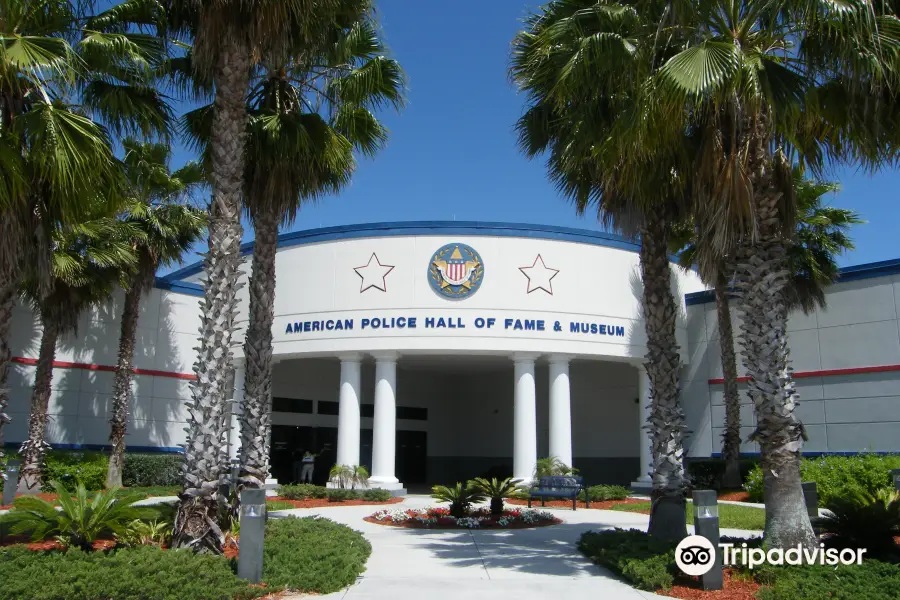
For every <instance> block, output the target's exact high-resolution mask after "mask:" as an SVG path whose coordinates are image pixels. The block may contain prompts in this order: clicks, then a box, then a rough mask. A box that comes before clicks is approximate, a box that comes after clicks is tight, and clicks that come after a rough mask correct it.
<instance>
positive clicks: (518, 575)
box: [271, 496, 750, 600]
mask: <svg viewBox="0 0 900 600" xmlns="http://www.w3.org/2000/svg"><path fill="white" fill-rule="evenodd" d="M433 504H434V501H433V500H432V499H431V498H430V497H428V496H408V497H407V499H406V500H404V502H403V503H401V504H395V505H393V506H391V507H390V508H422V507H425V506H431V505H433ZM377 508H378V507H373V506H347V507H333V508H332V507H328V508H321V509H296V510H285V511H278V512H275V513H272V514H271V516H272V517H273V518H277V517H280V516H287V515H293V516H312V515H318V516H323V517H326V518H328V519H331V520H333V521H337V522H339V523H344V524H345V525H348V526H350V527H352V528H353V529H356V530H359V531H361V532H363V534H364V535H365V536H366V538H367V539H368V540H369V541H370V542H371V544H372V556H371V557H370V558H369V562H368V564H367V565H366V571H365V572H364V573H363V575H362V576H361V577H360V578H359V580H358V582H357V583H356V584H355V585H353V586H351V587H350V588H348V589H347V590H345V591H343V592H339V593H336V594H330V595H328V596H324V597H323V599H326V598H327V599H328V600H338V599H343V598H347V600H369V599H379V600H381V599H384V600H407V599H409V600H413V599H415V600H423V599H428V600H444V599H446V600H459V599H460V598H465V599H466V600H481V599H488V598H492V599H493V598H510V599H513V598H514V599H515V600H530V599H532V598H533V599H538V598H539V599H541V600H546V599H547V598H554V597H558V598H564V597H566V598H568V597H575V598H604V599H609V600H619V599H622V600H646V599H650V598H662V596H658V595H656V594H651V593H648V592H641V591H639V590H635V589H634V588H632V587H631V586H630V585H628V584H627V583H624V582H623V581H621V580H619V579H618V578H617V577H616V576H615V575H613V574H612V573H611V572H609V571H607V570H606V569H602V568H600V567H597V566H596V565H594V564H593V563H591V562H590V561H588V560H587V559H586V558H584V556H582V554H581V553H580V552H578V550H577V549H576V547H575V542H576V541H577V540H578V538H579V536H580V535H581V534H582V533H583V532H584V531H587V530H589V529H605V528H610V527H623V528H631V527H634V528H640V529H646V528H647V521H648V517H647V516H646V515H641V514H636V513H627V512H616V511H606V510H588V509H583V510H578V511H575V512H572V511H571V510H564V509H548V510H550V511H551V512H553V513H554V514H555V515H557V516H559V518H561V519H562V520H563V521H564V522H563V524H561V525H555V526H552V527H539V528H536V529H519V530H510V531H504V530H483V531H482V530H477V529H476V530H428V529H402V528H398V527H389V526H384V525H375V524H373V523H367V522H365V521H363V517H366V516H368V515H370V514H372V513H373V512H375V510H377ZM727 531H728V530H726V532H727ZM732 533H737V534H743V535H744V536H747V535H748V533H750V532H745V531H742V532H734V531H733V532H732Z"/></svg>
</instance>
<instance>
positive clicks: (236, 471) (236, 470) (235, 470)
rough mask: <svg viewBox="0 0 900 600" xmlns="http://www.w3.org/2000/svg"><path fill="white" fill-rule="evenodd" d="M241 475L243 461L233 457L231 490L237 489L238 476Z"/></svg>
mask: <svg viewBox="0 0 900 600" xmlns="http://www.w3.org/2000/svg"><path fill="white" fill-rule="evenodd" d="M240 476H241V461H240V460H238V459H236V458H232V459H231V480H230V481H229V483H230V484H231V491H232V492H234V491H236V490H237V486H238V478H239V477H240Z"/></svg>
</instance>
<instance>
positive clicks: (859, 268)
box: [684, 258, 900, 306]
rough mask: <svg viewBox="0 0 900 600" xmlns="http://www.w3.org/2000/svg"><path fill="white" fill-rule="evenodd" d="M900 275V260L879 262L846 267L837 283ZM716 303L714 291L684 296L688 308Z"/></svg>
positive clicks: (841, 271)
mask: <svg viewBox="0 0 900 600" xmlns="http://www.w3.org/2000/svg"><path fill="white" fill-rule="evenodd" d="M898 274H900V258H895V259H893V260H881V261H878V262H871V263H865V264H862V265H854V266H852V267H844V268H843V269H841V270H840V274H839V275H838V280H837V283H846V282H848V281H856V280H859V279H872V278H874V277H886V276H888V275H898ZM715 301H716V294H715V292H713V290H703V291H702V292H692V293H690V294H685V295H684V303H685V304H687V305H688V306H693V305H695V304H707V303H709V302H715Z"/></svg>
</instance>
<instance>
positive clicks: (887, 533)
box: [816, 489, 900, 559]
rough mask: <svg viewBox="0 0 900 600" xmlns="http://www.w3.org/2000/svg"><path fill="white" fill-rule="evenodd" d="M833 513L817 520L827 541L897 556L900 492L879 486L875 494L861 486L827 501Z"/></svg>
mask: <svg viewBox="0 0 900 600" xmlns="http://www.w3.org/2000/svg"><path fill="white" fill-rule="evenodd" d="M826 508H828V510H829V511H831V514H830V515H826V516H824V517H820V518H819V519H818V520H817V521H816V524H817V525H818V526H819V527H820V529H821V531H822V538H823V541H824V542H825V544H826V545H827V546H829V547H831V548H865V549H866V550H867V551H868V556H870V557H872V558H880V559H896V558H897V557H898V554H900V552H898V549H897V544H896V543H895V542H894V539H895V538H896V537H897V536H900V492H896V491H894V490H890V489H882V490H878V491H877V492H876V493H875V494H874V495H873V494H871V493H869V492H865V491H862V490H857V491H854V492H850V493H848V494H847V495H846V496H843V497H840V498H835V499H833V500H831V501H830V502H828V504H827V505H826Z"/></svg>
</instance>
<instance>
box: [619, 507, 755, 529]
mask: <svg viewBox="0 0 900 600" xmlns="http://www.w3.org/2000/svg"><path fill="white" fill-rule="evenodd" d="M609 510H618V511H623V512H647V511H649V510H650V503H649V502H636V503H634V504H616V505H614V506H612V507H611V508H610V509H609ZM687 522H688V525H693V524H694V510H693V505H692V503H691V502H690V501H688V503H687ZM719 527H727V528H729V529H765V527H766V511H765V510H764V509H762V508H756V507H755V506H738V505H736V504H719Z"/></svg>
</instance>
